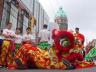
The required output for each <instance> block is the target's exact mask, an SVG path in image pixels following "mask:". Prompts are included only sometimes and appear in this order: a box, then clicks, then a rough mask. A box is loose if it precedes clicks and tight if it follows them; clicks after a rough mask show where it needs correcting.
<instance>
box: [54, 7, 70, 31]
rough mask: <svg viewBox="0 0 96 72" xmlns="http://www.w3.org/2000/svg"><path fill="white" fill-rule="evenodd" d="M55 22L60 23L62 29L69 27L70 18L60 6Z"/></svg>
mask: <svg viewBox="0 0 96 72" xmlns="http://www.w3.org/2000/svg"><path fill="white" fill-rule="evenodd" d="M55 22H56V23H57V24H58V25H59V28H60V29H63V30H67V29H68V19H67V16H66V14H65V12H64V10H63V8H62V7H60V8H59V10H58V11H57V13H56V15H55Z"/></svg>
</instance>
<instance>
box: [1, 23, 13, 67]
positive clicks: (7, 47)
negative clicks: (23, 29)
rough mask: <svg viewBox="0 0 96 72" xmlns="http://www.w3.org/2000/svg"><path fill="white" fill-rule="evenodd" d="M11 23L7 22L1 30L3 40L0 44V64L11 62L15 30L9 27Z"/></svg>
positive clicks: (4, 64) (5, 64)
mask: <svg viewBox="0 0 96 72" xmlns="http://www.w3.org/2000/svg"><path fill="white" fill-rule="evenodd" d="M11 28H12V23H11V22H8V24H7V28H6V29H4V30H3V33H2V34H3V36H4V38H5V39H4V41H3V44H2V50H1V55H0V58H1V59H0V65H2V66H5V67H6V66H8V65H10V64H11V63H12V60H13V58H12V52H13V51H14V42H13V40H14V37H15V32H14V31H13V30H12V29H11Z"/></svg>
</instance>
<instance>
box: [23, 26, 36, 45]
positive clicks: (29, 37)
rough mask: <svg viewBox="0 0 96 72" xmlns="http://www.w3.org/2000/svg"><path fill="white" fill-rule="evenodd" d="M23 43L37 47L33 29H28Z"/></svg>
mask: <svg viewBox="0 0 96 72" xmlns="http://www.w3.org/2000/svg"><path fill="white" fill-rule="evenodd" d="M23 43H24V44H25V43H31V44H33V45H35V36H34V35H33V34H32V33H31V28H30V27H28V28H27V29H26V34H24V35H23Z"/></svg>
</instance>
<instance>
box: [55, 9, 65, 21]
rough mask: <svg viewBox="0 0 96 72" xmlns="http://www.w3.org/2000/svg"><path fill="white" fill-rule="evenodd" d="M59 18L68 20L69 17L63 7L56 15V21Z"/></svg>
mask: <svg viewBox="0 0 96 72" xmlns="http://www.w3.org/2000/svg"><path fill="white" fill-rule="evenodd" d="M57 17H61V18H66V17H67V16H66V13H65V12H64V10H63V8H62V7H60V8H59V10H58V11H57V12H56V14H55V19H56V18H57Z"/></svg>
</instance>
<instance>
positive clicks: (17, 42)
mask: <svg viewBox="0 0 96 72" xmlns="http://www.w3.org/2000/svg"><path fill="white" fill-rule="evenodd" d="M15 34H16V35H15V52H17V51H18V49H19V48H20V46H21V44H22V36H21V35H20V28H16V33H15Z"/></svg>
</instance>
